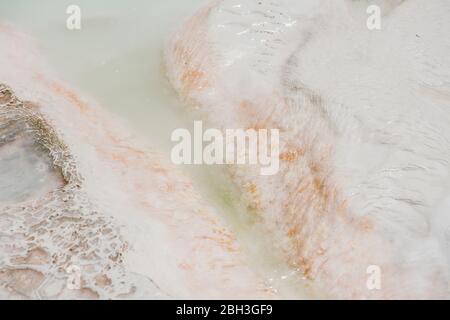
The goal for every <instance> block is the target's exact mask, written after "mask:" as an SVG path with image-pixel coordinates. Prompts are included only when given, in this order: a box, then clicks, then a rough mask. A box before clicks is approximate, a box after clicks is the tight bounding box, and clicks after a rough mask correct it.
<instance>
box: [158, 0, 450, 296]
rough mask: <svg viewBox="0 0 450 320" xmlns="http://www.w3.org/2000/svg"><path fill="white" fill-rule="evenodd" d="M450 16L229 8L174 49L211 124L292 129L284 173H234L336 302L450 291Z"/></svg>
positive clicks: (186, 92)
mask: <svg viewBox="0 0 450 320" xmlns="http://www.w3.org/2000/svg"><path fill="white" fill-rule="evenodd" d="M374 3H375V4H377V5H379V6H380V8H381V13H382V16H381V29H380V30H369V29H368V28H367V24H366V20H367V18H368V17H369V15H368V14H367V12H366V10H367V7H368V6H369V5H371V4H374ZM449 15H450V3H449V2H448V1H445V0H430V1H426V2H424V1H420V0H407V1H350V0H340V1H336V0H322V1H317V0H314V1H313V0H311V1H309V0H301V1H300V0H270V1H269V0H268V1H265V0H246V1H239V0H218V1H211V3H210V4H209V5H206V6H204V7H203V8H202V9H200V10H199V11H198V12H197V14H195V15H194V16H193V17H192V18H191V19H189V20H188V21H187V22H186V23H185V24H184V25H183V27H182V29H181V30H180V31H179V32H178V33H177V34H176V35H175V36H174V38H173V40H172V41H171V43H170V44H169V45H168V48H167V51H166V66H167V70H168V75H169V78H170V80H171V82H172V84H173V85H174V87H175V88H176V89H177V91H178V92H179V93H180V96H181V97H182V99H183V100H184V101H185V102H186V103H187V104H190V105H195V106H197V107H199V108H200V111H201V112H202V114H203V115H205V118H207V119H209V121H210V124H211V126H213V127H218V128H222V129H226V128H236V127H240V128H269V129H270V128H279V129H280V131H281V156H280V159H281V160H282V163H281V168H280V173H279V174H278V175H276V176H274V177H262V176H260V175H259V174H258V168H253V167H248V168H244V169H242V168H238V167H233V168H232V169H231V170H232V176H233V179H234V181H236V182H237V184H238V185H240V186H241V187H242V191H243V192H244V198H245V199H246V200H247V201H248V203H249V206H250V207H251V208H253V209H254V211H255V212H256V214H258V215H259V216H260V217H261V218H262V220H263V225H264V226H265V227H266V228H267V229H268V230H269V231H270V236H271V237H272V239H274V242H276V243H277V245H278V248H279V249H280V250H282V251H283V252H284V253H285V257H286V259H287V261H289V262H290V263H291V265H292V266H294V267H296V268H299V269H300V270H302V272H303V275H304V276H305V277H306V278H309V279H312V280H313V283H314V284H315V285H316V286H317V287H318V288H322V289H323V290H324V292H327V293H328V294H329V295H330V296H331V297H341V298H449V297H450V293H449V284H450V268H449V267H450V260H449V259H450V242H449V239H450V207H449V206H448V203H449V201H448V199H449V197H450V189H449V183H450V177H449V173H450V163H449V160H450V129H449V123H450V38H449V36H448V35H449V32H450V20H449V19H448V16H449ZM371 266H376V267H379V270H381V283H382V287H381V289H380V290H370V288H369V287H370V286H369V287H368V286H367V280H368V277H369V275H368V274H367V270H370V267H371Z"/></svg>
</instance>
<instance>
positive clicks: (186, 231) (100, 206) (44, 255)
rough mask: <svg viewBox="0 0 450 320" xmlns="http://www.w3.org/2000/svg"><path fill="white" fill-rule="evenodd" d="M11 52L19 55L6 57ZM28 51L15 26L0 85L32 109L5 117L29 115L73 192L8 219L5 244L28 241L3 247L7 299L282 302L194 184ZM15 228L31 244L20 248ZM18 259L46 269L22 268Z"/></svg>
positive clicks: (2, 44) (5, 36)
mask: <svg viewBox="0 0 450 320" xmlns="http://www.w3.org/2000/svg"><path fill="white" fill-rule="evenodd" d="M0 30H3V29H0ZM10 43H15V45H14V47H15V50H16V51H14V52H11V51H9V50H8V44H10ZM19 48H22V50H19ZM29 48H33V46H32V45H31V44H30V43H29V41H28V39H27V38H26V37H25V36H22V35H20V34H18V33H17V32H15V31H13V30H12V29H11V28H8V29H7V31H5V32H0V49H2V50H0V51H1V52H2V54H1V55H0V66H2V68H0V70H1V72H0V81H4V82H7V83H8V84H11V87H12V88H13V90H14V92H15V93H16V94H17V95H18V96H20V97H25V98H24V99H25V100H27V101H32V105H33V106H34V107H33V108H31V109H29V108H26V107H25V105H24V104H23V103H22V102H20V100H18V99H17V100H14V101H16V103H13V105H14V106H15V107H13V106H9V107H8V112H6V113H5V114H4V115H5V116H6V117H13V118H14V117H15V115H16V114H19V113H20V114H25V115H26V116H25V117H24V119H26V121H27V122H29V123H30V124H34V125H32V126H31V127H33V128H35V130H34V131H33V134H34V135H35V136H36V137H37V143H41V144H42V145H43V146H45V147H46V148H47V150H48V151H49V153H50V155H51V156H52V158H53V160H54V162H55V166H56V167H58V168H59V169H58V170H61V172H63V175H64V177H65V179H66V186H65V187H64V188H62V189H60V190H55V191H54V192H52V193H51V194H49V195H48V197H46V198H44V199H40V200H39V201H36V202H33V203H30V204H29V203H27V204H21V205H20V206H18V207H10V208H8V215H5V216H2V217H3V218H4V219H5V221H6V223H7V224H12V225H14V228H13V229H12V230H13V233H12V235H11V238H10V239H9V242H8V243H9V244H11V245H14V244H15V243H16V242H18V241H22V242H21V243H23V246H21V247H20V248H16V249H14V250H16V251H14V252H8V251H7V250H6V249H5V248H3V247H2V248H3V249H2V251H1V252H2V255H4V256H5V258H6V257H7V258H8V264H7V265H6V264H3V262H2V264H1V267H2V268H3V269H4V270H5V271H4V273H3V286H4V287H8V288H9V289H10V291H9V297H31V298H39V297H41V298H45V297H58V298H71V297H73V296H75V297H82V298H130V297H131V298H165V297H166V298H167V297H169V298H194V299H196V298H237V299H240V298H275V297H277V294H276V289H275V288H272V287H271V286H270V285H269V284H267V283H266V282H265V279H263V278H260V277H259V276H258V275H257V274H256V273H255V272H254V271H253V270H251V269H250V268H249V267H248V266H247V263H246V259H245V257H244V256H243V254H242V252H241V249H240V248H239V245H238V243H237V241H236V239H235V236H234V234H233V233H232V232H231V231H230V230H229V229H228V228H227V226H226V224H225V223H224V221H223V220H222V219H221V218H220V217H219V216H218V213H217V211H216V210H215V209H214V208H213V207H211V205H210V204H208V202H207V201H205V200H204V199H202V197H201V195H200V194H199V193H198V192H197V191H196V190H195V189H194V187H193V186H192V182H191V181H190V180H189V179H188V178H187V177H185V176H184V175H183V174H182V173H181V172H179V171H178V170H177V169H175V168H174V167H172V166H170V165H167V162H166V160H165V159H163V158H162V157H160V156H158V155H157V154H155V153H153V152H148V151H147V148H146V147H143V146H142V144H141V143H140V142H137V141H136V139H135V138H134V137H132V136H130V135H129V134H128V133H127V132H128V130H127V129H126V128H124V127H123V126H121V125H120V124H118V122H117V121H114V120H112V119H111V118H110V116H109V115H106V114H104V112H103V111H102V110H101V109H100V108H98V107H97V106H96V105H95V103H92V102H91V101H87V100H86V99H83V98H81V97H80V96H79V95H78V94H77V93H76V92H74V91H72V90H70V89H68V88H67V87H66V86H65V85H63V84H62V82H61V81H59V80H56V77H54V75H52V74H51V72H50V71H49V69H48V68H47V67H46V66H45V65H44V64H43V63H42V61H41V60H40V59H39V57H38V55H36V57H34V58H31V56H32V55H31V56H28V55H27V52H29V53H30V54H31V53H32V52H34V51H27V50H28V49H29ZM30 50H31V49H30ZM21 57H23V58H24V60H22V59H21ZM29 61H31V63H30V64H27V62H29ZM15 71H17V72H15ZM8 90H9V89H8ZM9 91H10V90H9ZM13 95H14V94H13ZM14 99H16V98H14ZM10 109H11V110H10ZM4 110H6V109H4ZM22 210H24V212H25V213H27V214H28V215H23V214H21V212H22ZM18 213H20V216H17V214H18ZM29 218H30V219H31V220H30V219H29ZM36 224H37V225H38V226H40V225H41V224H42V225H43V226H42V227H41V228H35V226H36ZM18 230H23V231H25V233H24V234H25V235H27V236H28V235H31V236H32V237H34V239H33V240H27V238H26V239H18V236H17V237H16V235H17V233H18V232H19V231H18ZM41 233H42V234H41ZM53 235H56V236H55V237H54V236H53ZM35 239H37V240H36V241H38V242H39V245H40V247H37V244H36V241H35ZM73 241H75V243H73ZM71 246H74V247H73V249H74V251H75V253H72V252H70V251H68V249H69V248H68V247H71ZM89 252H92V253H93V255H87V256H86V254H87V253H89ZM53 257H56V262H55V264H54V263H53V260H52V258H53ZM14 258H17V259H16V260H14ZM18 261H19V262H20V264H21V263H22V262H23V261H28V262H29V261H38V263H33V264H32V266H31V267H30V268H28V267H25V266H22V267H21V268H18V267H17V265H18V264H19V262H18ZM70 263H73V264H74V265H77V263H78V264H83V266H84V265H85V266H86V270H83V272H82V273H81V274H82V277H83V287H82V290H79V291H76V290H75V291H74V290H66V289H65V288H66V286H65V284H66V280H67V278H68V276H69V274H64V270H62V269H64V268H65V267H67V266H68V265H69V264H70ZM92 264H93V265H94V266H93V268H91V265H92ZM27 266H28V264H27ZM88 267H89V268H88ZM22 270H23V271H22ZM85 272H86V274H85ZM48 288H50V289H51V294H49V293H48V292H47V291H48V290H50V289H48Z"/></svg>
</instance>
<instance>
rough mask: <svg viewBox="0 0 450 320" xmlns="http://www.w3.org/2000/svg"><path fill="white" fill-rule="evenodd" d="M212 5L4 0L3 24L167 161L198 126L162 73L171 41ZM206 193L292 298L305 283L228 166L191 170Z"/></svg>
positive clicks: (195, 1) (182, 0) (0, 4)
mask: <svg viewBox="0 0 450 320" xmlns="http://www.w3.org/2000/svg"><path fill="white" fill-rule="evenodd" d="M204 2H205V0H164V1H149V0H127V1H124V0H120V1H119V0H117V1H111V0H95V1H92V0H78V1H73V0H40V1H39V2H38V1H35V0H15V1H9V0H0V20H1V21H3V22H9V23H12V24H14V25H16V26H17V27H18V28H19V29H20V30H22V31H25V32H27V33H30V34H31V35H33V36H34V37H35V38H36V40H37V43H38V45H39V46H40V49H41V51H42V52H43V54H44V56H45V57H46V58H47V59H48V60H49V62H50V65H52V67H53V68H54V69H55V71H56V72H57V73H58V74H59V75H60V77H61V78H62V79H64V80H65V81H66V82H68V83H69V84H70V85H72V86H74V87H75V88H78V89H80V91H81V92H83V93H86V94H87V95H89V96H90V97H92V98H94V99H95V100H97V101H98V102H99V103H100V104H101V105H102V106H103V107H104V108H106V109H108V110H110V111H111V112H113V113H114V114H116V115H118V116H119V117H120V118H121V119H123V120H124V121H126V122H127V123H128V125H129V127H130V128H132V130H134V131H135V132H137V133H138V134H139V135H140V136H142V137H143V138H144V140H145V141H146V142H147V143H148V144H149V145H153V146H156V147H157V148H159V149H160V150H163V152H165V153H166V154H167V155H168V152H169V150H170V146H171V142H170V135H171V133H172V131H173V130H174V129H175V128H179V127H187V128H191V127H192V119H191V118H189V117H188V116H186V114H185V113H184V112H183V111H182V110H183V108H182V106H180V104H179V102H178V101H177V98H176V97H175V95H174V94H173V92H172V91H171V89H170V87H169V86H168V84H167V81H166V79H165V78H164V74H163V72H162V63H161V62H162V61H161V60H162V49H163V47H164V42H165V39H167V37H168V36H169V35H170V34H171V33H172V32H173V31H174V30H175V28H176V27H177V26H178V25H179V24H180V22H181V20H182V19H183V18H185V17H186V16H189V14H190V13H192V12H193V11H194V10H195V8H196V7H198V6H199V5H200V4H201V3H204ZM73 4H76V5H78V6H79V7H80V8H81V18H82V20H81V21H82V25H81V30H72V31H70V30H68V29H67V28H66V19H67V17H68V14H66V9H67V7H68V6H69V5H73ZM187 171H188V173H189V174H191V175H192V176H193V177H194V180H195V183H196V185H197V187H198V188H199V189H200V190H202V191H203V193H204V195H205V196H206V197H207V198H209V199H210V200H211V201H212V202H213V203H215V204H216V207H218V208H220V210H221V211H222V213H223V215H224V217H225V218H226V219H227V221H229V223H230V225H231V226H232V228H233V229H234V231H236V233H237V234H238V236H239V240H240V243H241V244H242V245H243V246H244V247H245V248H246V250H247V252H248V254H249V257H250V260H251V264H252V265H254V266H255V268H256V269H258V270H259V271H260V272H262V273H263V274H264V276H265V277H266V278H267V279H268V281H271V282H272V283H273V284H274V286H275V287H276V288H277V289H279V290H280V291H281V292H284V294H285V296H286V297H294V296H295V297H299V296H304V294H303V290H302V289H301V287H302V285H301V284H299V283H298V280H295V281H294V279H295V277H292V273H293V271H292V270H289V269H288V268H287V267H286V266H284V265H283V263H281V262H280V260H279V258H278V257H276V255H274V254H273V250H271V249H270V245H269V243H267V242H268V241H266V240H264V236H263V235H262V233H261V232H260V231H258V230H257V229H255V228H254V227H253V226H252V224H251V222H249V221H248V220H247V218H245V217H246V214H245V209H243V207H242V206H241V205H240V204H239V203H238V201H237V199H238V194H239V193H238V192H237V191H236V190H235V189H234V188H233V186H232V185H231V184H230V183H229V182H228V181H227V179H226V178H225V175H224V174H223V169H222V168H211V167H205V166H203V167H196V168H194V167H189V168H188V170H187Z"/></svg>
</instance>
